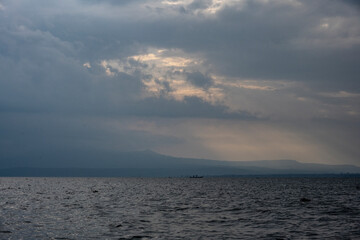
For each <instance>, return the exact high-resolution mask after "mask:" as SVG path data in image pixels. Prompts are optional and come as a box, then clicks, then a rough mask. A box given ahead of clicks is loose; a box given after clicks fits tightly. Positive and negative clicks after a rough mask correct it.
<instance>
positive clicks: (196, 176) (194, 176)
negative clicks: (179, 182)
mask: <svg viewBox="0 0 360 240" xmlns="http://www.w3.org/2000/svg"><path fill="white" fill-rule="evenodd" d="M203 177H204V176H199V175H192V176H190V177H189V178H203Z"/></svg>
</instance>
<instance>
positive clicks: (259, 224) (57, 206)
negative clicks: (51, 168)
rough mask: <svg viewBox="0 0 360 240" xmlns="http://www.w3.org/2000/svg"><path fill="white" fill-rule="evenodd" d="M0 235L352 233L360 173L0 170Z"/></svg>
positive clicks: (356, 226)
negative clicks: (175, 174)
mask: <svg viewBox="0 0 360 240" xmlns="http://www.w3.org/2000/svg"><path fill="white" fill-rule="evenodd" d="M0 209H1V215H0V239H360V178H356V177H354V178H351V177H347V178H345V177H344V178H340V177H338V178H337V177H329V178H327V177H322V178H316V177H244V178H0Z"/></svg>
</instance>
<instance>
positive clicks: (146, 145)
mask: <svg viewBox="0 0 360 240" xmlns="http://www.w3.org/2000/svg"><path fill="white" fill-rule="evenodd" d="M359 64H360V4H359V3H358V1H355V0H354V1H351V0H317V1H305V0H304V1H301V0H197V1H192V0H151V1H150V0H122V1H116V0H62V1H55V0H0V162H1V163H2V165H4V164H5V165H6V164H10V165H11V164H13V165H14V166H15V165H16V166H18V165H21V164H25V165H26V164H28V165H30V166H31V163H32V162H33V161H35V160H38V159H42V161H43V162H44V166H45V165H46V164H47V163H58V164H59V165H61V162H62V161H64V159H76V158H82V159H86V158H88V157H91V156H93V155H94V154H95V153H96V154H100V155H101V154H102V153H104V154H107V153H111V154H115V155H116V153H117V152H123V151H139V150H144V149H151V150H153V151H156V152H159V153H162V154H167V155H172V156H180V157H194V158H208V159H221V160H231V161H242V160H243V161H245V160H265V159H293V160H298V161H302V162H314V163H327V164H355V165H360V148H359V146H360V79H359V76H360V65H359ZM115 155H114V156H115ZM97 156H98V155H97ZM99 161H101V159H99Z"/></svg>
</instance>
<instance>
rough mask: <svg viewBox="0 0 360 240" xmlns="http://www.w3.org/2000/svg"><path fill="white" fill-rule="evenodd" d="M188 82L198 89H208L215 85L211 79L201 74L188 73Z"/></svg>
mask: <svg viewBox="0 0 360 240" xmlns="http://www.w3.org/2000/svg"><path fill="white" fill-rule="evenodd" d="M186 77H187V80H188V81H189V82H190V83H192V84H194V85H195V86H197V87H202V88H208V87H210V86H211V85H212V84H213V80H212V79H211V77H209V76H206V75H204V74H202V73H201V72H191V73H186Z"/></svg>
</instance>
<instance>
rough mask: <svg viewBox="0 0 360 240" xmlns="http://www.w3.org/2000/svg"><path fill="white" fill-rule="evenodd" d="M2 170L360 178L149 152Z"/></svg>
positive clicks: (326, 169) (348, 169)
mask: <svg viewBox="0 0 360 240" xmlns="http://www.w3.org/2000/svg"><path fill="white" fill-rule="evenodd" d="M45 163H46V162H45V161H43V162H41V163H36V162H34V163H33V165H31V164H30V163H28V164H27V165H23V166H22V165H19V164H17V165H14V166H11V165H10V166H6V165H5V166H3V168H1V169H0V176H69V177H70V176H79V177H81V176H84V177H85V176H88V177H121V176H123V177H181V176H183V177H186V176H191V175H202V176H238V175H289V174H347V173H351V174H355V173H356V174H360V167H357V166H352V165H327V164H315V163H301V162H298V161H295V160H259V161H241V162H231V161H219V160H209V159H196V158H180V157H172V156H167V155H162V154H159V153H156V152H153V151H150V150H145V151H137V152H121V153H116V154H111V155H105V154H104V155H95V156H93V158H91V159H83V158H79V159H75V160H74V159H72V160H71V161H70V160H69V161H66V160H64V161H62V162H61V164H57V165H54V164H53V165H51V164H45Z"/></svg>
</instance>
